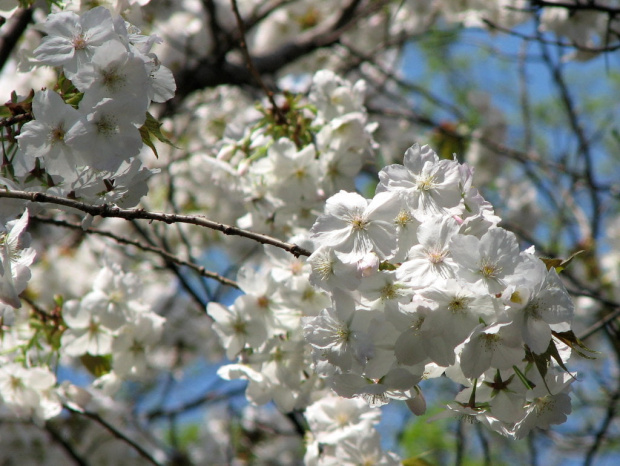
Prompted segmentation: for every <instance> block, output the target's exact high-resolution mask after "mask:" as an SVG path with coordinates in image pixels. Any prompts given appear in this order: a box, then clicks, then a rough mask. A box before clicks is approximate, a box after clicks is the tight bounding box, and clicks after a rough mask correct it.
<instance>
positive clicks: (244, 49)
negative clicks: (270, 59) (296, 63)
mask: <svg viewBox="0 0 620 466" xmlns="http://www.w3.org/2000/svg"><path fill="white" fill-rule="evenodd" d="M230 3H231V5H232V10H233V13H234V14H235V18H236V20H237V27H238V28H239V36H240V37H239V46H240V47H241V53H243V57H244V58H245V64H246V66H247V67H248V70H249V71H250V73H252V76H254V79H255V80H256V83H257V84H258V85H259V86H260V87H261V89H262V90H263V92H264V93H265V94H266V95H267V98H268V99H269V102H270V103H271V107H272V109H273V113H274V116H275V117H276V122H277V123H278V124H280V125H282V124H285V123H286V115H284V112H282V109H281V108H280V107H279V106H278V104H276V99H275V97H274V94H273V91H272V90H271V89H269V88H268V87H267V85H266V84H265V82H264V81H263V78H262V77H261V75H260V73H259V72H258V70H257V69H256V67H255V66H254V61H253V60H252V57H251V56H250V51H249V50H248V45H247V43H246V41H245V25H244V24H243V19H242V18H241V14H240V13H239V7H238V6H237V0H230Z"/></svg>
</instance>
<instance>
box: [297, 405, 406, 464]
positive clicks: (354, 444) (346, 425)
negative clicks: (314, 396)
mask: <svg viewBox="0 0 620 466" xmlns="http://www.w3.org/2000/svg"><path fill="white" fill-rule="evenodd" d="M380 415H381V412H380V411H379V410H377V409H373V408H371V407H369V406H368V404H367V403H365V402H364V401H363V400H361V399H359V398H351V399H343V398H340V397H338V396H335V395H333V394H332V395H325V396H323V397H321V398H320V399H318V400H317V401H315V402H314V403H313V404H311V405H310V406H308V408H306V412H305V417H306V420H307V421H308V426H309V428H310V432H309V434H308V436H307V437H308V439H307V446H306V455H305V457H304V462H305V464H306V465H309V466H315V465H322V466H328V465H330V466H336V465H356V464H381V465H385V466H397V465H400V464H401V462H400V458H399V457H398V455H396V454H395V453H393V452H389V451H387V452H386V451H384V450H383V448H382V447H381V437H380V435H379V432H378V431H377V430H376V428H375V427H374V426H375V425H376V424H377V423H378V422H379V419H380Z"/></svg>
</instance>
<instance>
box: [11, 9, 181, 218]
mask: <svg viewBox="0 0 620 466" xmlns="http://www.w3.org/2000/svg"><path fill="white" fill-rule="evenodd" d="M40 28H41V30H42V32H44V33H45V34H46V35H45V36H44V37H43V40H42V41H41V44H40V45H39V46H38V47H37V48H36V49H35V51H34V56H35V58H36V60H37V63H38V64H39V65H49V66H53V67H57V68H58V69H59V70H60V71H61V75H60V78H59V80H58V84H57V86H56V87H55V88H54V89H43V90H39V91H36V92H35V93H34V96H33V97H32V102H31V105H32V115H33V117H34V120H33V121H30V122H28V123H26V124H25V125H23V127H22V128H21V131H20V134H19V135H18V136H17V141H18V148H17V150H16V151H15V152H14V153H13V154H12V157H11V166H10V170H9V169H7V168H5V173H6V174H7V176H6V178H7V179H6V180H5V181H3V184H4V185H6V186H8V187H9V188H13V189H15V188H18V189H31V190H42V189H43V190H47V192H49V193H51V194H58V195H63V196H67V195H70V196H71V197H74V198H77V199H82V200H85V201H87V202H90V203H94V204H102V203H116V204H118V205H121V206H126V207H129V206H134V205H136V204H137V202H138V200H139V199H140V197H142V196H143V195H144V194H146V191H147V188H146V180H147V179H148V178H149V177H150V176H151V175H152V174H153V171H152V170H148V169H146V168H144V167H142V164H141V162H140V160H139V159H138V158H137V155H138V154H139V152H140V150H141V149H142V147H143V140H144V131H145V130H144V129H141V128H142V127H143V126H144V125H145V123H149V122H151V121H153V118H152V117H150V121H147V110H148V107H149V105H150V103H151V102H164V101H166V100H168V99H170V98H171V97H172V96H173V95H174V91H175V84H174V79H173V77H172V73H171V72H170V70H168V69H167V68H166V67H164V66H162V65H161V64H160V62H159V60H158V58H157V56H156V55H155V54H153V53H152V52H151V48H152V46H153V45H154V44H155V43H156V42H157V41H158V38H157V37H156V36H143V35H141V34H140V33H139V31H138V30H137V29H136V28H135V27H133V26H132V25H131V24H129V23H125V21H124V20H123V19H122V18H121V17H120V16H113V15H112V13H111V12H110V11H109V10H108V9H106V8H104V7H97V8H94V9H92V10H89V11H87V12H85V13H84V14H82V15H81V16H80V15H78V14H76V13H74V12H71V11H62V12H59V13H54V14H51V15H49V16H48V17H47V20H46V22H45V23H43V24H42V25H41V26H40ZM147 134H148V133H147Z"/></svg>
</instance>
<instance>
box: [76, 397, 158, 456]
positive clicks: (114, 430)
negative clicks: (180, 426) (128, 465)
mask: <svg viewBox="0 0 620 466" xmlns="http://www.w3.org/2000/svg"><path fill="white" fill-rule="evenodd" d="M64 408H65V409H67V410H69V411H71V412H72V413H75V414H79V415H81V416H85V417H87V418H89V419H92V420H93V421H95V422H97V423H98V424H100V425H101V426H102V427H104V428H105V429H106V430H107V431H108V432H110V433H111V434H112V435H113V436H114V437H116V438H117V439H119V440H122V441H123V442H125V443H127V444H128V445H129V446H131V447H132V448H133V449H135V450H136V451H137V452H138V454H139V455H140V456H142V457H143V458H144V459H146V460H147V461H148V462H149V463H152V464H154V465H155V466H164V463H160V462H159V461H157V460H156V459H155V458H154V457H153V456H152V455H151V454H150V453H149V452H148V451H146V449H145V448H144V447H142V446H141V445H139V444H138V443H137V442H135V441H134V440H132V439H130V438H129V437H127V436H126V435H125V434H123V433H122V432H121V431H120V430H118V429H117V428H116V427H114V426H113V425H112V424H110V423H109V422H107V421H106V420H105V419H103V418H102V417H101V416H99V414H97V413H92V412H90V411H84V410H80V409H75V408H72V407H70V406H67V405H65V406H64Z"/></svg>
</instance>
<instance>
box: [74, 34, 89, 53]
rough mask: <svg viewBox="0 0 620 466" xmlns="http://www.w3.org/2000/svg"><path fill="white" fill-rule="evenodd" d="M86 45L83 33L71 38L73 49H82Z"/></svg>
mask: <svg viewBox="0 0 620 466" xmlns="http://www.w3.org/2000/svg"><path fill="white" fill-rule="evenodd" d="M87 46H88V42H86V38H85V37H84V34H78V35H77V36H75V37H74V38H73V48H74V49H75V50H84V49H85V48H86V47H87Z"/></svg>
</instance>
